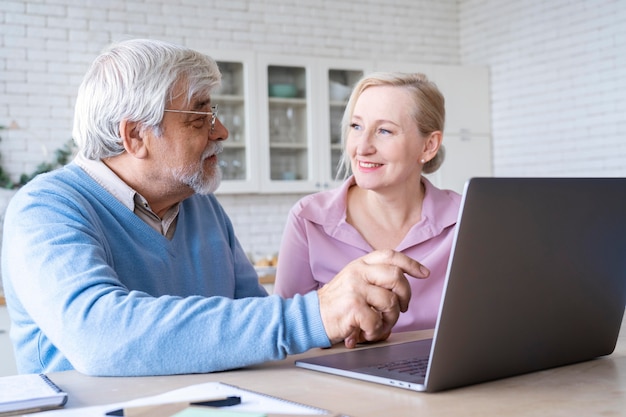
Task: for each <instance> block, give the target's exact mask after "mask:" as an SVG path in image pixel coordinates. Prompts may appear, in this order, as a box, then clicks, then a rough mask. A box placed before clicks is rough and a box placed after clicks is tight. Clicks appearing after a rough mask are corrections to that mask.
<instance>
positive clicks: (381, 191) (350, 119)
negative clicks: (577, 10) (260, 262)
mask: <svg viewBox="0 0 626 417" xmlns="http://www.w3.org/2000/svg"><path fill="white" fill-rule="evenodd" d="M444 121H445V109H444V98H443V96H442V94H441V93H440V91H439V90H438V88H437V87H436V86H435V85H434V84H433V83H432V82H430V81H429V80H428V79H427V77H426V76H425V75H423V74H404V73H375V74H371V75H369V76H366V77H364V78H363V79H361V80H360V81H359V82H358V83H357V85H356V86H355V88H354V90H353V92H352V95H351V97H350V100H349V102H348V105H347V107H346V111H345V114H344V118H343V122H342V141H343V144H344V167H345V165H347V164H348V163H349V166H350V169H351V171H352V175H351V176H350V177H349V178H347V180H346V181H345V182H344V183H343V186H341V187H340V188H338V189H335V190H330V191H324V192H320V193H316V194H312V195H309V196H306V197H304V198H303V199H302V200H300V201H299V202H298V203H297V204H296V205H295V206H294V207H293V208H292V210H291V211H290V214H289V217H288V221H287V225H286V229H285V231H284V235H283V239H282V242H281V249H280V256H279V260H278V267H277V276H276V286H275V291H276V292H277V293H278V294H279V295H281V296H284V297H292V296H294V295H295V294H305V293H307V292H308V291H311V290H314V289H318V288H321V287H323V286H324V285H325V284H326V283H327V282H329V281H330V280H331V279H332V277H333V276H334V275H335V274H336V273H337V271H339V270H341V268H343V267H344V266H345V265H346V264H348V263H349V262H351V261H352V260H354V259H356V258H358V257H359V256H362V255H364V254H366V253H369V252H371V251H373V250H376V249H395V250H397V251H399V252H402V253H404V254H406V255H408V256H410V257H411V258H413V259H415V260H417V261H419V262H420V263H422V264H423V265H425V266H426V267H427V268H428V269H429V270H430V277H429V279H427V280H410V281H411V282H410V284H411V289H412V298H411V302H410V304H409V310H408V311H407V312H406V313H405V314H402V315H401V316H400V318H399V320H398V322H397V323H396V325H395V327H394V328H393V331H408V330H419V329H427V328H433V327H434V326H435V321H436V318H437V313H438V310H439V304H440V300H441V294H442V290H443V284H444V279H445V272H446V267H447V264H448V258H449V256H450V249H451V246H452V239H453V235H454V229H455V227H456V221H457V216H458V210H459V206H460V202H461V196H460V195H459V194H458V193H455V192H453V191H448V190H445V191H444V190H440V189H438V188H436V187H435V186H434V185H433V184H431V183H430V182H429V181H428V179H427V178H425V177H424V176H423V175H422V174H423V173H432V172H434V171H436V170H437V169H438V168H439V167H440V166H441V164H442V162H443V147H442V139H443V128H444Z"/></svg>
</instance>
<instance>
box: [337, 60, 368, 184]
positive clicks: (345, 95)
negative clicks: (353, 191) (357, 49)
mask: <svg viewBox="0 0 626 417" xmlns="http://www.w3.org/2000/svg"><path fill="white" fill-rule="evenodd" d="M362 76H363V71H360V70H343V69H330V70H328V98H329V110H328V111H329V123H330V126H329V137H330V160H331V166H330V171H331V172H330V177H331V178H333V179H337V174H338V166H339V164H338V163H339V160H340V158H341V155H342V149H341V119H342V118H343V113H344V111H345V108H346V104H347V101H348V99H349V98H350V94H351V93H352V89H353V87H354V85H355V84H356V83H357V82H358V80H359V79H360V78H361V77H362Z"/></svg>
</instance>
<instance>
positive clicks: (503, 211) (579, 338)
mask: <svg viewBox="0 0 626 417" xmlns="http://www.w3.org/2000/svg"><path fill="white" fill-rule="evenodd" d="M624 255H626V178H474V179H471V180H470V181H468V183H467V184H466V186H465V190H464V193H463V201H462V205H461V211H460V214H459V222H458V224H457V230H456V235H455V240H454V244H453V250H452V254H451V257H450V261H449V266H448V273H447V276H446V285H445V289H444V294H443V298H442V303H441V306H440V311H439V316H438V320H437V326H436V328H435V333H434V338H433V341H432V346H431V347H430V358H429V363H428V367H427V372H426V376H425V381H424V382H423V383H422V382H421V381H420V380H419V379H417V378H416V377H415V376H413V377H412V378H408V379H406V380H404V379H402V378H401V375H400V374H399V373H397V372H396V373H395V374H391V375H380V372H378V374H377V372H376V371H371V370H370V369H378V367H377V366H374V367H373V368H372V367H371V366H369V365H366V364H363V363H360V362H359V363H358V364H357V363H356V362H357V360H356V359H350V360H348V359H347V358H348V357H351V356H353V355H354V356H360V357H364V356H369V357H370V358H371V356H374V357H380V358H386V359H389V358H390V357H393V358H395V360H396V361H398V360H401V359H403V358H401V357H400V356H401V354H400V353H399V352H395V353H394V354H384V353H383V352H384V351H386V350H388V349H394V350H398V349H399V348H398V347H397V345H396V346H395V347H394V346H382V347H372V348H366V349H359V350H355V351H348V352H345V353H340V354H337V355H326V356H320V357H318V358H311V359H302V360H299V361H297V362H296V364H297V365H298V366H302V367H307V368H310V369H316V370H320V371H325V372H331V373H336V374H340V375H345V376H350V377H355V378H359V379H365V380H369V381H373V382H379V383H386V384H390V385H394V386H399V387H403V388H409V389H414V390H418V391H421V390H425V391H429V392H435V391H440V390H445V389H450V388H455V387H460V386H464V385H469V384H475V383H479V382H485V381H489V380H494V379H499V378H504V377H509V376H513V375H519V374H523V373H528V372H533V371H538V370H542V369H547V368H551V367H556V366H561V365H566V364H571V363H575V362H580V361H585V360H589V359H593V358H596V357H599V356H603V355H607V354H610V353H612V352H613V350H614V348H615V344H616V342H617V337H618V334H619V329H620V325H621V322H622V318H623V315H624V305H625V303H626V256H624ZM409 343H411V344H415V342H409ZM412 349H418V348H412ZM365 350H372V353H374V354H373V355H372V354H364V353H361V352H362V351H365ZM422 350H424V349H423V348H422ZM333 356H337V357H335V358H332V357H333ZM327 361H328V363H327ZM359 361H360V360H359ZM333 362H334V363H333Z"/></svg>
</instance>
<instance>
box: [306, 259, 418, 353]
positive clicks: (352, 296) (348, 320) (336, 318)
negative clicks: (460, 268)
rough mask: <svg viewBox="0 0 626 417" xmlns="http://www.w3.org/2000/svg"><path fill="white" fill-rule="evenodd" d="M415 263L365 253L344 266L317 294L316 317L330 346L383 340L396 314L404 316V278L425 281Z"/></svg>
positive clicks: (408, 289)
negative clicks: (332, 344) (320, 321)
mask: <svg viewBox="0 0 626 417" xmlns="http://www.w3.org/2000/svg"><path fill="white" fill-rule="evenodd" d="M429 273H430V272H429V271H428V269H426V268H425V267H424V266H423V265H421V264H420V263H419V262H417V261H415V260H413V259H411V258H409V257H408V256H406V255H403V254H401V253H399V252H396V251H393V250H382V251H375V252H372V253H369V254H367V255H365V256H363V257H361V258H359V259H356V260H354V261H352V262H350V263H349V264H348V265H346V267H345V268H343V269H342V270H341V271H340V272H339V273H338V274H337V275H336V276H335V278H333V279H332V281H330V282H329V283H328V284H326V285H325V286H324V287H322V288H320V289H319V290H318V297H319V302H320V313H321V316H322V322H323V323H324V328H325V329H326V334H327V335H328V338H329V339H330V340H331V342H332V343H337V342H340V341H342V340H343V341H344V343H345V345H346V346H347V347H349V348H352V347H354V346H356V344H357V343H359V342H364V341H370V342H371V341H377V340H385V339H386V338H387V337H389V334H390V333H391V328H392V327H393V325H394V324H396V321H398V317H399V316H400V312H405V311H406V310H407V308H408V306H409V300H410V298H411V287H410V286H409V282H408V280H407V278H406V277H405V275H404V274H407V275H410V276H412V277H415V278H426V277H428V274H429Z"/></svg>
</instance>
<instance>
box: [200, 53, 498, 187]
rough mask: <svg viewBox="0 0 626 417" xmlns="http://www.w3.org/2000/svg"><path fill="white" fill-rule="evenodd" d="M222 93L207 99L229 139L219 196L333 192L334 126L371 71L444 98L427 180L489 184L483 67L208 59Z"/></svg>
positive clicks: (337, 128)
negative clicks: (399, 74)
mask: <svg viewBox="0 0 626 417" xmlns="http://www.w3.org/2000/svg"><path fill="white" fill-rule="evenodd" d="M212 56H214V57H215V58H216V59H217V61H218V64H219V66H220V69H221V70H222V73H223V86H222V88H221V89H220V91H218V92H216V94H214V96H213V101H214V102H216V103H218V104H219V118H220V120H221V121H222V123H224V125H226V127H227V128H228V129H229V131H230V136H229V140H228V141H226V142H225V143H224V152H223V155H222V158H221V161H220V164H221V165H222V170H223V173H224V177H223V181H222V185H221V186H220V188H219V189H218V191H217V192H218V193H309V192H315V191H321V190H324V189H328V188H332V187H335V186H337V185H339V183H340V182H341V180H339V181H337V180H336V177H337V170H338V166H339V162H340V159H341V157H342V145H341V119H342V117H343V112H344V109H345V106H346V104H347V100H348V98H349V93H350V91H351V89H352V87H353V86H354V84H355V83H356V82H357V81H358V80H359V79H360V78H361V76H362V75H363V74H366V73H369V72H371V71H373V70H390V71H403V72H424V73H425V74H427V75H428V77H429V78H430V79H431V80H433V81H434V82H435V83H436V84H437V85H438V87H439V88H440V89H441V91H442V92H443V94H444V96H445V99H446V128H445V132H444V145H445V147H446V161H445V162H444V165H443V166H442V168H441V169H440V170H439V171H438V172H436V173H434V174H431V175H430V176H429V177H430V178H431V180H432V181H433V182H434V183H435V184H436V185H437V186H439V187H442V188H452V189H454V190H457V191H459V192H460V191H462V187H463V184H464V182H465V180H466V179H467V178H469V177H471V176H489V175H491V128H490V123H491V122H490V114H489V79H488V71H487V69H486V68H484V67H464V66H443V65H419V64H407V63H397V62H396V63H393V64H389V65H387V64H383V63H379V62H375V61H370V60H345V59H318V58H310V57H294V56H291V55H289V56H286V55H272V54H262V53H259V54H254V53H249V54H242V53H237V52H233V53H225V54H219V53H218V54H215V53H213V54H212Z"/></svg>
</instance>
